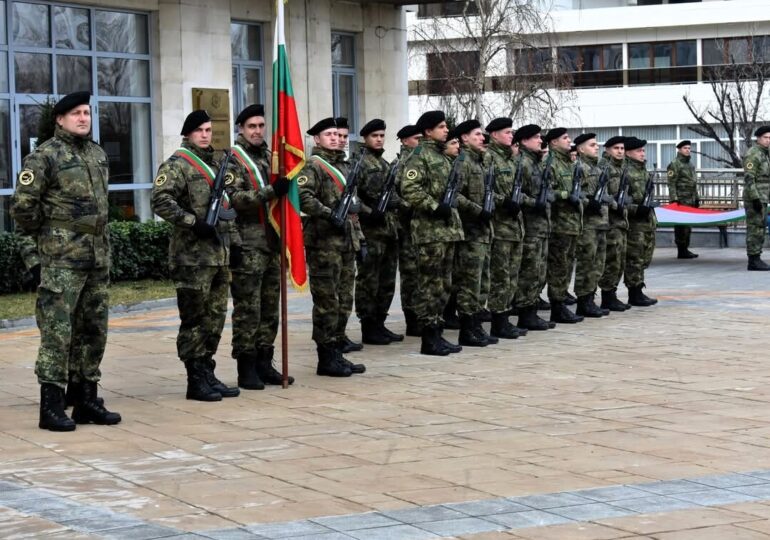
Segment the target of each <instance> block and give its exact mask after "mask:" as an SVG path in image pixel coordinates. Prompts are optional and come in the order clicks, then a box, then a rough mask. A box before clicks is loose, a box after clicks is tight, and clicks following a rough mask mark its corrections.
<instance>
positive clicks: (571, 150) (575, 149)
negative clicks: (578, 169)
mask: <svg viewBox="0 0 770 540" xmlns="http://www.w3.org/2000/svg"><path fill="white" fill-rule="evenodd" d="M569 151H570V152H577V145H576V144H573V145H572V146H570V147H569Z"/></svg>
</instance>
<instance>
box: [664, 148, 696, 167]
mask: <svg viewBox="0 0 770 540" xmlns="http://www.w3.org/2000/svg"><path fill="white" fill-rule="evenodd" d="M675 157H676V143H665V144H661V145H660V167H659V168H660V169H663V168H666V167H668V164H669V163H671V162H672V161H674V158H675ZM694 161H695V160H693V162H694Z"/></svg>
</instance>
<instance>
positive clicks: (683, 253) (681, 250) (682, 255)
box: [676, 246, 698, 259]
mask: <svg viewBox="0 0 770 540" xmlns="http://www.w3.org/2000/svg"><path fill="white" fill-rule="evenodd" d="M676 249H677V254H676V258H677V259H697V258H698V254H697V253H693V252H692V251H690V250H689V249H687V248H686V247H685V246H677V247H676Z"/></svg>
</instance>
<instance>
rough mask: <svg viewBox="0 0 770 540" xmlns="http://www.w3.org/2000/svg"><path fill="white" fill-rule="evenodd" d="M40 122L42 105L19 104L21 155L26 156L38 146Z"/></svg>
mask: <svg viewBox="0 0 770 540" xmlns="http://www.w3.org/2000/svg"><path fill="white" fill-rule="evenodd" d="M39 124H40V105H38V104H34V105H29V104H22V105H19V135H20V139H21V140H20V141H19V146H21V157H22V159H23V158H24V157H26V156H27V155H28V154H29V153H30V152H32V150H34V149H35V147H36V146H37V136H38V133H39Z"/></svg>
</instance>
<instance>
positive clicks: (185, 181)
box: [152, 139, 240, 267]
mask: <svg viewBox="0 0 770 540" xmlns="http://www.w3.org/2000/svg"><path fill="white" fill-rule="evenodd" d="M181 147H182V148H184V149H186V150H189V151H190V152H192V153H193V154H194V155H195V156H196V157H197V158H199V159H200V160H201V161H203V163H205V164H206V165H208V166H209V167H210V168H211V170H212V172H213V173H214V175H216V173H217V171H218V170H219V164H218V163H217V162H216V160H215V159H214V149H213V148H211V147H208V148H200V147H198V146H195V145H193V144H192V143H190V142H189V141H188V140H187V139H183V140H182V144H181ZM211 180H213V179H211ZM233 181H234V178H233V176H232V174H231V173H230V177H229V178H228V180H226V182H227V183H228V185H230V184H231V183H232V182H233ZM211 189H212V188H211V186H210V185H209V182H208V180H207V179H206V177H205V176H204V175H203V173H201V172H199V170H198V169H196V168H195V167H193V165H191V164H190V163H189V162H188V161H187V160H186V159H185V158H183V157H181V156H180V154H179V153H177V152H175V153H174V154H173V155H172V156H171V157H170V158H168V159H167V160H166V161H164V162H163V163H161V165H160V167H159V168H158V175H157V176H156V177H155V182H154V185H153V186H152V210H153V212H155V213H156V214H157V215H158V216H160V217H161V218H163V219H165V220H166V221H168V222H169V223H171V224H172V225H173V226H174V230H173V231H172V233H171V243H170V244H169V248H168V257H169V264H170V265H171V266H172V267H174V266H227V265H228V262H229V257H230V243H231V242H232V243H239V242H240V241H239V239H238V233H237V229H236V226H235V222H234V221H224V220H220V221H219V223H217V232H218V234H219V238H218V239H211V238H199V237H198V236H197V235H196V234H195V232H194V231H193V229H192V227H193V225H194V224H195V221H196V220H205V219H206V213H207V212H208V207H209V201H210V200H211Z"/></svg>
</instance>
